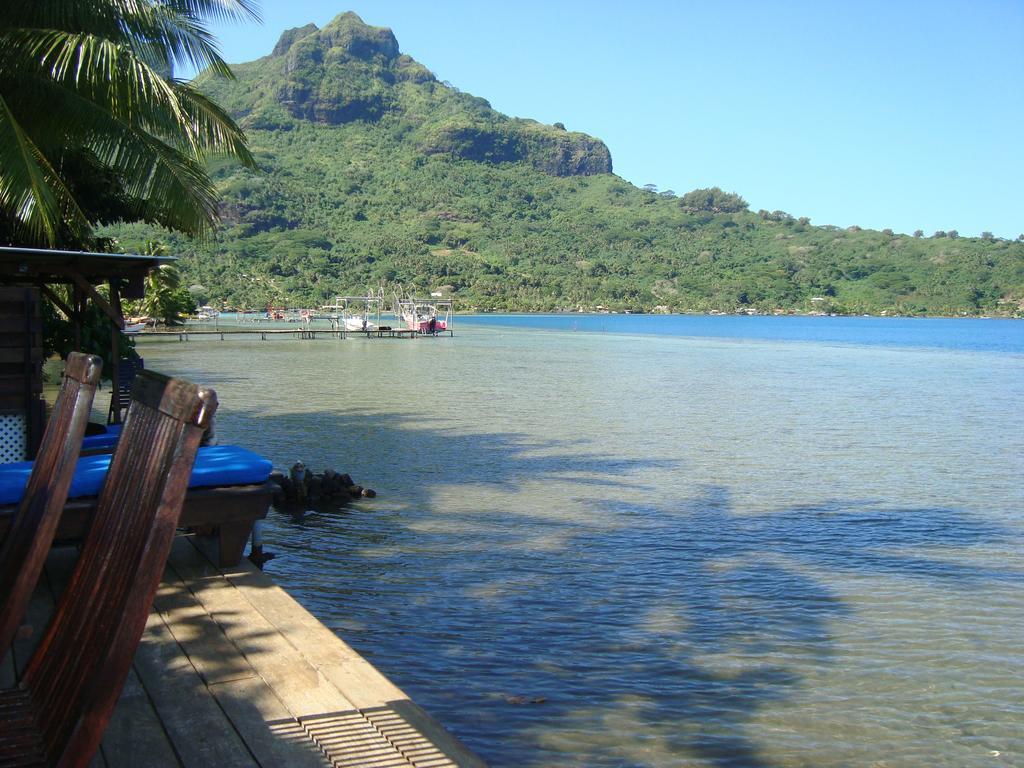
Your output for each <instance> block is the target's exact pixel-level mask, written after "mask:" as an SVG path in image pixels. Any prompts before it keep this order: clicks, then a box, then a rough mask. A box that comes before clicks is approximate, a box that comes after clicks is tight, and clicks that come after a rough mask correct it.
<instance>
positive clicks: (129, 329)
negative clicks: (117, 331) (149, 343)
mask: <svg viewBox="0 0 1024 768" xmlns="http://www.w3.org/2000/svg"><path fill="white" fill-rule="evenodd" d="M145 327H146V324H145V323H128V324H126V325H125V327H124V328H122V329H121V333H128V334H136V333H139V332H141V331H142V329H144V328H145Z"/></svg>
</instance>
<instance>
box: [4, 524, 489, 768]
mask: <svg viewBox="0 0 1024 768" xmlns="http://www.w3.org/2000/svg"><path fill="white" fill-rule="evenodd" d="M200 546H201V545H200V544H199V543H198V542H197V541H195V540H193V538H192V537H187V536H179V537H178V539H176V541H175V543H174V547H173V549H172V552H171V557H170V560H169V562H168V566H167V569H166V572H165V575H164V579H163V582H162V583H161V585H160V589H159V592H158V593H157V597H156V600H155V604H154V607H153V610H152V612H151V613H150V616H149V621H148V624H147V626H146V632H145V634H144V635H143V637H142V642H141V644H140V645H139V648H138V651H137V652H136V654H135V661H134V665H133V668H132V672H131V673H130V675H129V677H128V681H127V683H126V684H125V688H124V691H123V692H122V694H121V698H120V700H119V702H118V705H117V709H116V710H115V712H114V716H113V718H112V720H111V722H110V725H109V727H108V728H107V731H106V734H105V735H104V739H103V744H102V747H101V750H100V752H99V753H98V754H97V755H96V757H95V758H94V760H93V762H92V766H93V768H122V766H123V767H124V768H128V767H129V766H130V767H131V768H171V767H172V766H190V767H191V766H196V767H197V768H199V767H202V768H206V767H207V766H211V765H215V766H218V767H219V768H235V767H240V766H299V767H300V768H301V767H304V766H320V767H321V768H322V767H323V766H374V767H375V768H392V767H397V766H403V767H405V768H408V767H409V766H419V767H420V768H427V767H428V766H429V768H449V767H451V766H470V767H472V768H476V767H477V766H484V765H485V763H484V762H483V761H482V760H481V759H480V758H479V757H477V756H476V755H474V754H473V753H472V752H470V751H469V750H468V749H467V748H466V747H465V746H464V745H463V744H461V743H460V742H459V741H458V740H457V739H456V738H455V737H454V736H452V735H451V734H450V733H448V732H447V731H445V730H444V728H443V727H441V725H440V724H438V723H437V722H436V721H435V720H433V719H432V718H431V717H430V716H429V715H427V714H426V713H425V712H424V711H423V710H422V709H420V708H419V707H418V706H417V705H416V704H414V703H413V702H412V701H411V700H410V699H409V697H408V696H406V695H405V694H404V693H402V691H401V690H399V689H398V688H397V687H396V686H395V685H393V684H392V683H391V682H390V681H389V680H387V678H385V677H384V676H383V675H381V674H380V673H379V672H378V671H377V670H376V669H375V668H374V667H373V666H371V665H370V664H369V663H368V662H366V661H365V660H364V659H363V658H362V657H361V656H359V654H357V653H356V652H355V651H354V650H352V648H350V647H349V646H348V645H347V644H345V643H344V642H343V641H342V640H340V639H339V638H338V637H337V635H335V634H334V633H333V632H332V631H331V630H329V629H328V628H327V627H325V626H324V625H323V624H321V623H320V622H319V621H318V620H317V619H316V618H314V617H313V616H312V615H311V614H310V613H309V612H308V611H306V610H305V609H304V608H302V607H301V606H300V605H299V604H298V603H297V602H295V600H294V599H293V598H292V597H291V596H289V595H288V594H287V593H286V592H285V591H284V590H282V589H280V588H279V587H277V586H276V585H275V584H274V583H273V582H272V581H271V580H270V579H269V578H268V577H267V576H266V575H264V574H263V573H261V572H260V571H258V570H257V569H256V568H255V567H253V566H252V565H251V564H250V563H249V562H248V561H243V562H242V564H240V565H238V566H235V567H233V568H228V569H225V570H221V569H218V568H216V567H215V566H213V565H212V562H211V561H210V560H209V559H207V558H206V557H205V555H204V554H203V553H202V552H201V551H200ZM76 557H77V551H76V550H75V549H74V548H72V547H57V548H54V549H53V550H52V552H51V555H50V558H49V561H48V562H47V568H46V573H45V575H44V577H43V578H42V579H41V580H40V585H39V587H37V589H36V593H35V596H34V598H33V603H32V605H31V606H30V608H29V614H28V616H27V617H26V621H27V622H29V623H31V624H32V625H34V627H35V631H34V632H33V633H32V636H31V637H28V638H25V637H22V638H21V639H19V640H17V641H16V642H15V645H14V647H13V649H12V651H11V653H9V654H8V655H7V656H6V657H5V658H4V659H3V663H2V665H0V685H3V686H4V687H10V686H11V685H13V684H14V682H15V680H16V676H17V673H18V670H19V669H20V668H21V667H22V666H23V665H24V664H25V663H26V661H27V659H28V656H29V655H30V654H31V652H32V649H33V642H34V641H38V639H39V637H40V635H41V634H42V627H43V625H44V624H45V621H46V619H47V617H48V615H49V612H50V611H52V609H53V604H54V595H55V594H58V593H59V591H60V589H61V588H62V585H63V584H64V583H65V582H66V580H67V578H68V576H69V575H70V571H71V567H72V565H73V563H74V560H75V558H76Z"/></svg>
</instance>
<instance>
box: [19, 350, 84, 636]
mask: <svg viewBox="0 0 1024 768" xmlns="http://www.w3.org/2000/svg"><path fill="white" fill-rule="evenodd" d="M102 369H103V361H102V360H100V359H99V358H98V357H96V356H95V355H83V354H80V353H78V352H72V353H71V354H70V355H68V361H67V365H66V366H65V368H64V380H63V382H62V383H61V386H60V392H59V393H58V395H57V400H56V401H55V402H54V404H53V413H52V414H51V415H50V420H49V422H48V423H47V425H46V432H45V433H44V434H43V440H42V443H41V444H40V446H39V453H38V454H37V455H36V460H35V463H34V464H33V466H32V474H31V475H30V476H29V480H28V486H27V487H26V489H25V494H24V495H23V496H22V499H21V503H20V504H19V505H18V511H17V512H16V513H15V515H14V518H13V521H12V523H11V529H10V531H9V532H8V534H7V536H6V538H4V540H3V546H2V547H0V656H2V655H3V654H4V653H6V651H7V649H8V648H9V647H10V645H11V641H12V640H13V639H14V635H15V633H16V632H17V630H18V625H19V624H20V623H21V620H22V617H23V616H24V615H25V609H26V608H27V607H28V602H29V599H30V598H31V596H32V590H33V589H34V588H35V585H36V582H37V581H38V580H39V574H40V573H41V572H42V569H43V564H44V563H45V562H46V555H47V553H48V552H49V551H50V544H51V543H52V542H53V535H54V533H55V532H56V530H57V524H58V523H59V522H60V518H61V513H62V512H63V510H64V503H65V501H66V500H67V498H68V489H69V488H70V487H71V478H72V476H73V475H74V473H75V464H76V463H77V461H78V454H79V451H80V449H81V447H82V436H83V435H84V434H85V426H86V424H87V423H88V422H89V411H90V410H91V409H92V401H93V398H94V396H95V395H96V385H97V384H98V383H99V379H100V372H101V371H102Z"/></svg>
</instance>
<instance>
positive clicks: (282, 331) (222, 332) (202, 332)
mask: <svg viewBox="0 0 1024 768" xmlns="http://www.w3.org/2000/svg"><path fill="white" fill-rule="evenodd" d="M454 335H455V332H454V331H450V330H444V331H437V332H436V333H433V334H429V333H420V332H419V331H416V330H413V329H409V328H377V329H374V330H371V331H362V330H360V331H347V330H345V329H344V328H307V327H301V328H234V327H232V328H224V329H219V328H202V329H189V328H180V329H177V328H166V329H161V330H153V331H149V330H147V331H140V332H139V333H136V334H133V336H134V337H135V338H174V337H177V339H178V341H188V340H189V339H190V337H193V336H195V337H198V338H204V337H214V336H218V337H220V340H221V341H224V337H225V336H259V337H260V338H261V339H262V340H263V341H266V340H267V339H268V338H279V337H282V336H283V337H289V336H290V337H292V338H295V339H316V338H336V339H346V338H348V337H349V336H355V337H359V336H362V337H365V338H367V339H419V338H427V339H429V338H434V337H438V336H454Z"/></svg>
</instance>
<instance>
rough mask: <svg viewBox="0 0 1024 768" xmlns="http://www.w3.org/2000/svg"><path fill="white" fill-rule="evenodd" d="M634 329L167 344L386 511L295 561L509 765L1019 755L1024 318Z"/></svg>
mask: <svg viewBox="0 0 1024 768" xmlns="http://www.w3.org/2000/svg"><path fill="white" fill-rule="evenodd" d="M570 319H572V318H570ZM580 319H581V318H579V317H575V320H576V321H577V322H579V320H580ZM636 319H637V318H635V317H624V316H600V317H598V318H596V320H599V321H600V322H601V323H602V324H603V325H604V330H605V332H603V333H602V332H594V333H587V332H580V328H579V326H578V325H577V331H575V332H574V331H571V330H565V331H560V330H557V329H551V330H549V331H547V332H538V330H536V329H523V328H521V327H519V328H517V327H511V326H504V325H500V326H499V325H494V324H493V323H494V322H495V318H494V317H493V316H488V317H484V318H479V319H477V320H468V319H464V318H459V319H458V321H457V325H456V333H457V335H456V337H455V338H454V339H448V338H438V339H424V340H417V341H398V340H395V341H388V340H372V341H366V340H357V339H349V340H346V341H338V340H317V341H296V340H291V339H288V340H280V341H268V342H262V341H258V340H239V341H225V342H220V341H214V340H202V341H194V342H190V343H188V344H179V343H177V342H154V341H143V342H142V344H141V346H142V347H143V349H142V350H141V351H142V352H143V354H144V356H145V357H146V359H147V365H148V366H151V367H156V368H160V369H163V370H167V371H174V372H177V373H180V374H182V375H186V376H189V377H191V378H193V379H195V380H197V381H202V382H204V383H211V384H213V385H215V386H216V387H217V390H218V394H219V395H220V400H221V403H222V405H221V411H220V416H219V418H218V431H219V435H220V437H221V439H222V440H224V441H231V442H239V443H242V444H245V445H248V446H250V447H253V448H256V449H258V450H260V451H262V452H263V453H265V454H266V455H268V456H269V457H271V458H273V459H274V461H275V463H276V464H277V465H278V466H281V467H287V466H288V465H290V464H291V463H292V462H293V461H295V460H296V459H299V458H301V459H303V460H304V461H305V462H306V463H307V464H308V465H310V466H311V467H313V468H314V469H317V470H320V469H323V468H326V467H335V468H338V469H341V470H344V471H348V472H350V473H351V474H352V475H353V477H354V478H355V479H356V480H357V482H362V483H364V484H366V485H369V486H372V487H374V488H375V489H376V490H377V491H378V492H379V494H380V496H379V497H378V498H376V499H373V500H364V501H361V502H359V503H357V504H353V505H352V506H351V507H349V508H348V509H346V510H344V511H343V512H340V513H338V512H322V513H313V514H308V515H306V516H305V517H304V518H303V519H302V520H293V519H291V518H290V517H288V516H286V515H282V514H280V513H276V512H272V513H271V518H269V520H268V526H267V528H268V530H267V536H266V538H267V546H268V548H269V549H271V550H272V551H275V552H276V553H277V554H278V558H277V559H276V560H274V561H272V562H271V563H270V564H268V566H267V571H268V572H269V573H270V574H272V575H273V577H274V578H275V579H277V580H278V581H279V582H280V583H281V584H283V585H284V586H286V587H287V588H289V589H290V590H291V591H292V592H293V593H294V594H295V595H296V596H297V597H298V598H299V599H300V600H301V601H302V602H303V603H304V604H305V605H306V606H307V607H309V608H310V609H311V610H312V611H313V612H314V613H315V614H316V615H317V616H319V617H320V618H321V619H322V620H323V621H325V622H326V623H327V624H328V625H329V626H331V627H332V628H334V629H336V630H337V631H338V632H339V633H340V634H341V635H342V636H343V637H344V638H345V639H346V640H347V641H348V642H350V643H351V644H352V645H354V646H355V647H356V648H357V649H358V650H359V651H360V652H361V653H363V654H365V655H366V656H367V657H368V658H369V659H370V660H371V661H372V662H373V663H374V664H376V665H378V666H379V667H380V668H381V669H382V670H383V671H384V672H385V673H386V674H388V675H389V676H390V677H392V678H393V679H394V680H395V681H396V682H397V683H398V684H399V685H400V686H401V687H403V688H404V689H405V690H406V691H407V692H408V693H409V694H410V695H412V696H413V698H414V699H416V700H417V701H418V702H420V703H421V704H423V705H424V706H425V707H426V708H427V709H428V710H429V711H431V712H432V713H433V714H434V715H436V716H437V717H439V718H440V719H441V720H442V721H443V722H444V723H445V724H446V726H447V727H449V729H451V730H453V731H454V732H456V733H457V734H458V735H459V736H460V737H461V738H462V739H463V740H465V741H466V742H467V743H468V744H469V745H470V746H471V747H472V748H474V749H475V750H477V751H478V752H479V753H480V754H481V755H482V756H484V757H485V758H486V759H488V760H489V761H490V762H491V763H492V764H494V765H508V766H511V765H515V766H554V765H565V766H591V765H594V766H603V765H607V766H676V765H708V766H728V765H736V766H848V765H886V766H903V765H907V766H917V765H936V766H944V765H945V766H966V765H986V766H987V765H1014V764H1017V765H1020V764H1024V650H1022V649H1021V646H1020V637H1021V628H1022V627H1024V591H1022V589H1021V587H1022V582H1024V555H1022V551H1024V550H1022V544H1024V492H1022V489H1021V476H1022V470H1024V458H1022V457H1024V409H1022V408H1021V404H1022V401H1024V324H1019V323H1011V322H1001V321H977V320H965V321H948V320H944V321H922V320H905V321H904V320H896V319H893V320H879V319H868V318H865V319H863V321H865V324H864V325H854V326H853V328H854V329H857V328H861V329H865V330H864V331H863V332H862V333H861V334H860V337H859V338H858V336H857V333H856V331H855V330H852V331H851V330H849V329H846V330H844V327H845V326H844V324H845V323H847V322H850V321H848V320H846V319H844V318H813V319H812V318H699V319H696V320H700V321H718V320H728V321H732V322H734V323H739V324H742V333H741V332H736V333H735V334H734V335H733V336H731V337H730V336H729V335H728V334H726V333H724V332H722V329H723V328H726V325H724V324H723V325H717V326H714V328H713V332H709V333H706V334H703V335H702V334H701V332H700V329H699V328H697V329H696V330H695V326H694V325H692V324H691V325H689V326H686V327H681V326H679V325H675V324H674V323H678V322H679V321H686V320H690V319H691V318H653V317H647V318H643V322H645V323H656V322H657V321H659V320H662V321H665V324H664V325H663V328H664V330H665V333H666V334H672V335H662V336H656V335H653V334H651V333H649V332H642V331H639V330H637V329H636V328H635V327H630V326H628V325H627V324H628V323H630V322H633V321H634V320H636ZM499 320H500V321H501V322H508V321H506V320H504V319H500V318H499ZM797 320H798V321H800V322H801V323H809V324H810V326H808V327H810V329H811V330H809V331H806V332H804V333H802V334H801V333H800V332H798V331H795V330H793V329H794V328H795V327H796V324H793V325H787V326H785V327H782V326H779V325H774V324H777V323H779V322H780V321H782V322H784V323H785V322H789V323H792V322H793V321H797ZM861 320H862V319H860V318H856V319H853V322H854V323H857V322H860V321H861ZM869 320H870V321H871V322H870V323H869V322H867V321H869ZM515 321H517V322H518V321H524V322H525V323H532V322H537V319H536V318H525V319H524V318H515ZM837 321H839V322H837ZM620 323H621V324H622V325H617V324H620ZM833 324H834V325H833ZM904 324H912V325H913V328H914V331H913V333H914V334H915V335H914V337H913V338H911V339H909V340H905V341H903V342H901V343H897V342H896V341H893V339H900V338H904V339H905V338H906V337H905V336H902V335H901V334H904V333H905V328H906V327H907V326H906V325H904ZM618 328H623V329H624V330H625V331H626V332H624V333H613V332H608V331H609V330H616V329H618ZM780 328H782V330H780ZM920 328H926V329H927V328H933V329H934V333H932V334H929V333H927V332H925V333H922V332H920V331H919V330H918V329H920ZM951 329H952V330H951ZM780 334H783V336H782V337H781V338H780ZM837 335H839V336H842V338H835V337H836V336H837ZM951 337H953V338H956V339H959V341H956V342H950V338H951ZM996 752H998V753H999V754H998V756H997V755H995V754H994V753H996Z"/></svg>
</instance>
